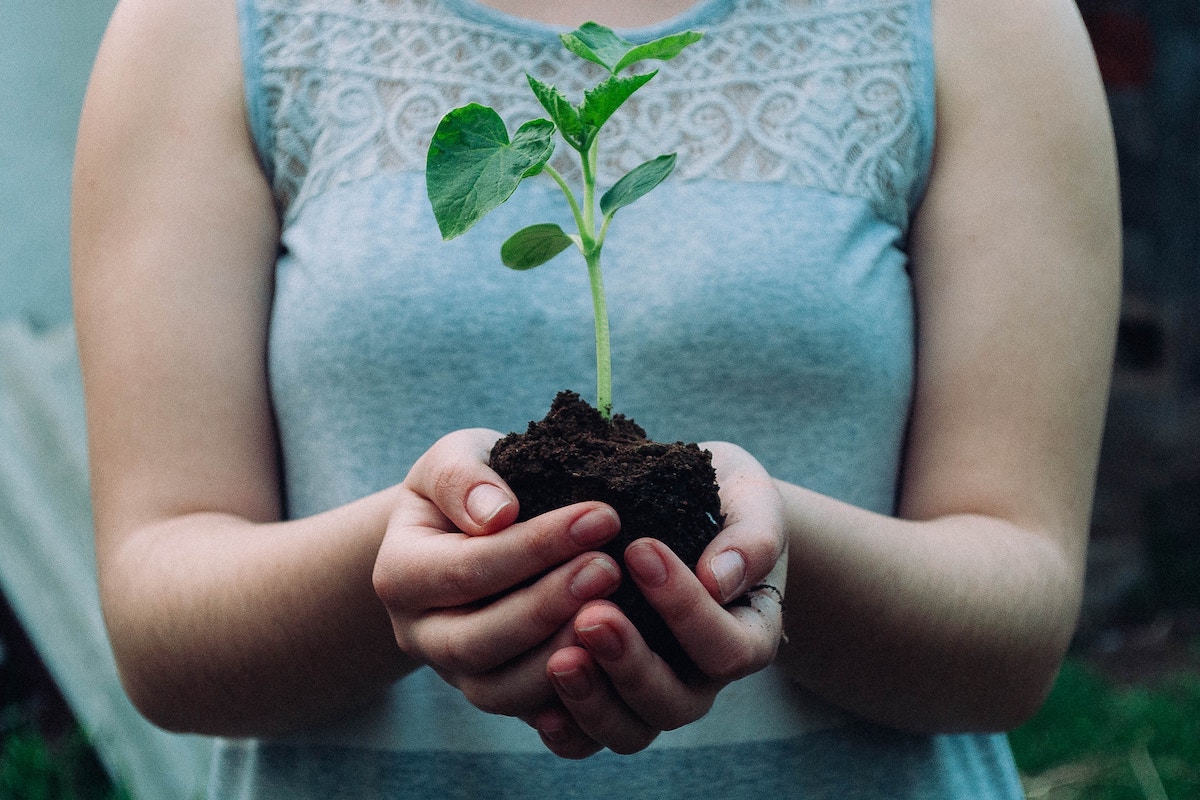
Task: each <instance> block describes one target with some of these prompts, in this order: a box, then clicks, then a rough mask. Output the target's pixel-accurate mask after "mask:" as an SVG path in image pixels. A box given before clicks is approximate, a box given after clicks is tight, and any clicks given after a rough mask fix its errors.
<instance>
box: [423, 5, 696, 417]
mask: <svg viewBox="0 0 1200 800" xmlns="http://www.w3.org/2000/svg"><path fill="white" fill-rule="evenodd" d="M700 37H701V34H699V33H696V32H694V31H686V32H683V33H677V34H672V35H670V36H665V37H663V38H661V39H655V40H654V41H651V42H645V43H643V44H634V43H633V42H630V41H627V40H625V39H623V38H622V37H620V36H618V35H617V34H616V33H614V32H613V31H612V30H610V29H609V28H606V27H604V26H603V25H598V24H596V23H594V22H587V23H584V24H583V25H582V26H580V27H579V28H578V29H577V30H575V31H573V32H571V33H565V34H562V36H561V37H560V38H561V40H562V43H563V46H564V47H566V48H567V50H569V51H571V52H572V53H574V54H575V55H577V56H579V57H580V58H583V59H586V60H587V61H591V62H593V63H595V64H599V65H600V66H601V67H603V68H604V69H605V70H607V71H608V73H609V74H608V76H607V77H606V78H604V80H602V81H601V82H600V83H599V84H598V85H596V86H595V87H594V88H592V89H591V90H589V91H586V92H584V96H583V101H582V102H581V103H579V104H578V105H576V104H572V103H571V102H570V100H568V99H567V97H566V95H564V94H563V92H562V91H560V90H559V89H558V88H556V87H554V86H551V85H550V84H547V83H544V82H542V81H540V80H538V79H537V78H535V77H533V76H532V75H528V74H527V75H526V77H527V78H528V80H529V86H530V88H531V89H532V90H533V93H534V95H535V96H536V97H537V99H538V102H539V103H541V105H542V107H543V108H544V109H545V110H546V113H547V114H549V115H550V119H535V120H531V121H529V122H526V123H525V124H523V125H521V126H520V127H519V128H518V129H517V131H516V133H515V134H513V135H512V137H511V138H510V137H509V133H508V130H507V128H506V127H505V124H504V121H503V120H502V119H501V118H500V115H499V114H497V113H496V111H495V110H494V109H491V108H488V107H487V106H483V105H479V104H477V103H471V104H469V105H466V106H463V107H461V108H456V109H454V110H453V111H451V112H450V113H448V114H447V115H446V116H445V117H443V118H442V121H441V123H440V124H439V125H438V127H437V131H436V132H435V133H434V135H433V141H432V142H431V143H430V145H429V155H428V158H427V161H426V178H425V181H426V190H427V192H428V194H429V202H430V203H431V204H432V206H433V214H434V217H435V218H436V219H437V224H438V228H439V229H440V230H441V233H442V238H443V239H445V240H449V239H453V238H455V237H456V236H460V235H462V234H464V233H466V232H467V231H468V230H469V229H470V228H471V227H472V226H474V225H475V223H477V222H479V220H481V219H482V218H483V217H484V216H485V215H487V213H488V212H490V211H491V210H492V209H494V208H496V207H497V206H500V205H501V204H503V203H504V202H505V201H506V200H508V198H509V197H511V196H512V194H513V192H514V191H516V188H517V186H518V185H520V183H521V181H523V180H525V179H526V178H532V177H534V176H536V175H547V176H549V177H550V178H551V179H553V180H554V182H555V183H556V184H558V187H559V188H560V189H561V190H562V193H563V195H564V196H565V197H566V200H567V203H568V205H569V206H570V209H571V214H572V216H573V217H574V219H575V226H576V230H575V232H574V233H567V232H566V231H564V230H563V229H562V228H561V227H560V226H559V225H557V224H555V223H552V222H545V223H538V224H535V225H530V226H529V227H526V228H523V229H521V230H519V231H517V232H516V233H515V234H513V235H512V236H511V237H509V239H508V240H507V241H505V242H504V244H503V245H502V246H501V248H500V259H501V261H502V262H503V263H504V265H505V266H507V267H510V268H512V269H515V270H527V269H532V268H534V267H537V266H540V265H542V264H544V263H546V262H547V261H549V260H550V259H552V258H554V257H555V256H557V255H558V254H559V253H561V252H562V251H564V250H566V249H567V248H568V247H570V246H571V245H575V247H576V248H577V249H578V250H579V252H580V253H581V254H582V256H583V259H584V263H585V264H586V265H587V270H588V279H589V283H590V286H591V293H592V309H593V316H594V320H595V327H596V408H597V409H598V410H599V411H600V413H601V415H603V417H604V418H605V419H611V418H612V356H611V346H610V340H609V330H608V307H607V302H606V300H605V295H604V280H603V276H602V272H601V267H600V251H601V249H602V248H603V247H604V240H605V237H606V236H607V234H608V227H609V224H610V223H611V222H612V219H613V216H614V215H615V214H616V213H617V211H618V210H620V209H622V208H624V207H625V206H627V205H629V204H630V203H632V202H634V201H635V200H637V199H639V198H640V197H642V196H643V195H645V194H646V193H647V192H649V191H650V190H651V189H653V188H654V187H655V186H658V184H660V183H662V182H663V180H665V179H666V177H667V176H668V175H670V174H671V170H672V169H673V168H674V166H675V154H674V153H671V154H669V155H663V156H659V157H658V158H654V159H651V160H650V161H647V162H645V163H644V164H640V165H639V166H637V167H634V168H633V169H632V170H630V171H629V173H628V174H627V175H625V176H624V177H623V178H621V179H620V180H618V181H616V182H615V183H614V184H613V185H612V186H611V187H610V188H609V189H608V191H606V192H605V193H604V195H603V196H602V197H601V198H600V202H599V206H598V208H599V216H597V213H596V212H597V203H596V165H597V163H598V160H597V152H598V150H597V148H598V141H599V133H600V129H601V128H602V127H603V126H604V123H605V122H607V121H608V120H609V118H611V117H612V115H613V113H614V112H616V111H617V109H618V108H620V107H621V106H622V105H623V104H624V103H625V101H626V100H628V99H629V98H630V97H631V96H632V95H633V93H634V92H636V91H637V90H638V89H640V88H641V87H642V86H644V85H645V84H646V83H647V82H648V81H650V79H652V78H653V77H654V76H655V75H656V74H657V70H656V71H654V72H649V73H645V74H629V75H622V74H621V73H622V72H625V71H626V70H628V69H629V68H630V67H632V66H633V65H635V64H637V63H639V62H641V61H645V60H648V59H654V60H658V61H667V60H670V59H672V58H674V57H675V56H677V55H678V54H679V53H680V52H681V51H682V50H683V49H684V48H685V47H687V46H688V45H690V44H693V43H694V42H696V41H698V40H699V39H700ZM556 131H557V132H558V134H559V135H561V137H562V139H563V141H565V142H566V143H567V144H568V145H569V146H570V147H571V148H573V149H574V150H575V151H576V153H577V154H578V156H579V161H580V166H581V170H580V172H581V175H582V184H583V185H582V191H581V193H580V195H579V196H578V197H577V196H576V194H575V192H574V190H573V189H572V188H571V187H570V186H569V185H568V184H567V181H566V180H565V179H564V178H563V176H562V174H560V173H559V171H558V170H556V169H555V168H554V167H553V166H551V165H550V163H549V161H550V157H551V156H552V155H553V154H554V134H555V132H556Z"/></svg>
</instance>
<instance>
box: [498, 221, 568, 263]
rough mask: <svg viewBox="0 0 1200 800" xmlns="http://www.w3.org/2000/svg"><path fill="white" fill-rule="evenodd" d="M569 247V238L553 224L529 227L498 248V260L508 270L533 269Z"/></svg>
mask: <svg viewBox="0 0 1200 800" xmlns="http://www.w3.org/2000/svg"><path fill="white" fill-rule="evenodd" d="M570 246H571V237H569V236H567V234H566V233H564V232H563V229H562V228H560V227H558V226H557V225H555V224H554V223H553V222H543V223H541V224H540V225H530V226H529V227H528V228H522V229H521V230H519V231H517V232H516V233H514V234H513V235H512V236H510V237H508V241H506V242H505V243H504V244H503V245H501V246H500V260H501V261H503V262H504V266H506V267H509V268H510V269H517V270H524V269H533V268H534V267H539V266H541V265H542V264H545V263H546V262H547V261H549V260H550V259H552V258H554V257H555V256H556V255H558V254H559V253H561V252H562V251H563V250H566V249H567V248H568V247H570Z"/></svg>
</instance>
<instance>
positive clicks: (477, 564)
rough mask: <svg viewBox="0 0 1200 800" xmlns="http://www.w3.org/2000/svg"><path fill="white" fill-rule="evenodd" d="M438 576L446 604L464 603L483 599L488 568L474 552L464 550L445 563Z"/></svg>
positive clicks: (440, 591)
mask: <svg viewBox="0 0 1200 800" xmlns="http://www.w3.org/2000/svg"><path fill="white" fill-rule="evenodd" d="M439 572H440V574H439V576H438V584H439V587H438V588H439V594H441V595H444V597H443V602H444V603H445V604H446V605H462V604H465V603H470V602H474V601H476V600H479V599H481V597H480V596H481V595H482V594H485V593H486V592H485V589H484V587H486V586H487V583H488V569H487V566H486V565H485V564H484V562H483V560H482V559H481V558H480V557H479V556H478V555H477V554H474V553H470V552H462V551H460V553H459V554H458V557H457V558H455V559H454V560H453V561H450V562H448V563H446V564H443V565H442V567H441V569H440V570H439Z"/></svg>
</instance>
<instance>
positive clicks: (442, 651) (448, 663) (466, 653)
mask: <svg viewBox="0 0 1200 800" xmlns="http://www.w3.org/2000/svg"><path fill="white" fill-rule="evenodd" d="M425 652H426V653H428V655H429V657H430V659H431V660H432V661H433V662H434V663H436V664H437V666H438V668H439V669H440V670H444V671H448V672H452V673H455V674H457V675H463V676H468V675H477V674H479V673H481V672H483V671H484V670H485V669H486V668H487V666H488V665H487V664H484V663H483V658H482V656H481V655H480V653H479V651H478V648H475V647H472V646H471V645H470V644H469V643H468V642H467V641H466V639H465V637H461V636H455V635H453V634H450V633H446V634H442V635H440V636H439V637H437V639H436V641H433V642H430V643H429V645H428V647H427V648H426V649H425Z"/></svg>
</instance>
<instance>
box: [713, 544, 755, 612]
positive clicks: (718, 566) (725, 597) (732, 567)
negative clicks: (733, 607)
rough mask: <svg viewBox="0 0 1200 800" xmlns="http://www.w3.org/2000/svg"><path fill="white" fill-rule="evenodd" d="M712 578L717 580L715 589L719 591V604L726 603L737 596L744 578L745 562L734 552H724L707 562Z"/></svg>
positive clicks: (740, 555) (739, 554)
mask: <svg viewBox="0 0 1200 800" xmlns="http://www.w3.org/2000/svg"><path fill="white" fill-rule="evenodd" d="M708 568H709V569H711V570H712V574H713V577H714V578H716V579H717V588H718V589H719V590H720V591H721V602H722V603H728V602H729V601H730V600H732V599H733V598H734V597H736V596H737V592H738V590H739V589H741V588H742V581H743V580H745V578H746V561H745V559H743V558H742V554H741V553H739V552H738V551H736V550H726V551H725V552H724V553H718V554H717V555H715V556H713V559H712V561H709V562H708Z"/></svg>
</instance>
